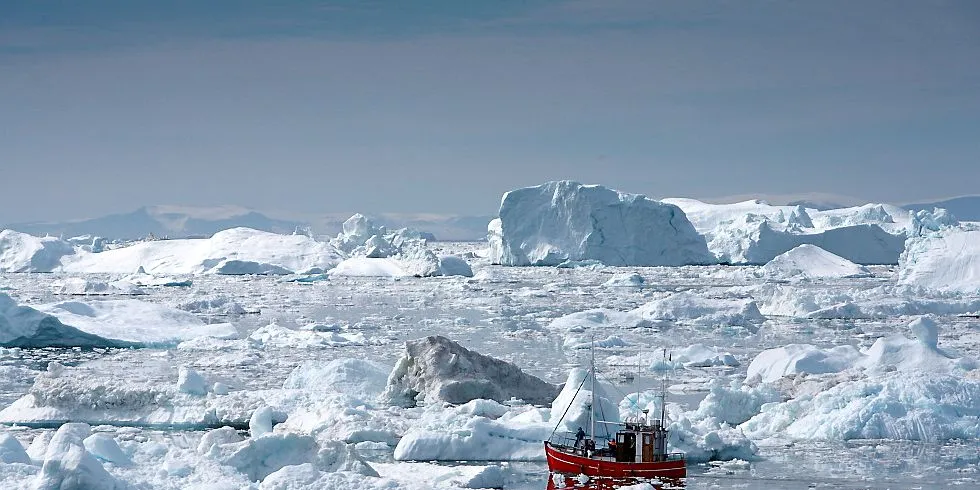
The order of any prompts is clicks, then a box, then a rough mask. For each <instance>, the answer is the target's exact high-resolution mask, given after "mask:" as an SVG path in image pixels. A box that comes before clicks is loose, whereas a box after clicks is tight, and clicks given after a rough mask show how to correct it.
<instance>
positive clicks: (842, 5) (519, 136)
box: [0, 0, 980, 222]
mask: <svg viewBox="0 0 980 490" xmlns="http://www.w3.org/2000/svg"><path fill="white" fill-rule="evenodd" d="M273 4H274V5H273ZM560 178H571V179H576V180H580V181H583V182H588V183H603V184H606V185H609V186H611V187H615V188H619V189H621V190H625V191H631V192H640V193H646V194H648V195H651V196H656V197H665V196H685V197H700V198H710V197H717V196H726V195H743V194H752V193H763V194H792V193H802V192H827V193H833V194H842V195H851V196H859V197H861V198H865V199H868V200H876V201H878V200H881V201H914V200H920V199H927V198H934V197H945V196H952V195H961V194H972V193H980V192H978V191H980V189H978V188H977V182H980V2H977V1H975V0H964V1H958V2H957V1H951V2H943V1H928V0H910V1H895V0H887V1H872V0H860V1H850V0H848V1H839V2H838V1H824V0H821V1H817V0H813V1H806V2H773V1H758V2H753V1H745V2H743V1H721V0H717V1H716V0H712V1H709V2H694V1H676V2H673V1H671V2H667V1H650V0H594V1H569V2H555V1H547V2H545V1H536V0H522V1H511V0H494V1H483V2H469V1H460V0H447V1H432V0H429V1H422V2H408V1H390V2H380V1H364V0H356V1H354V0H352V1H342V2H305V1H279V2H267V1H247V0H241V1H223V0H208V1H201V0H169V1H164V0H154V1H149V0H117V1H107V0H86V1H84V2H65V1H52V0H4V1H2V2H0V184H2V185H0V222H10V221H22V220H35V219H65V218H81V217H90V216H96V215H100V214H105V213H109V212H121V211H128V210H131V209H135V208H136V207H138V206H141V205H144V204H157V203H175V204H191V205H212V204H223V203H232V204H240V205H245V206H251V207H255V208H258V209H263V210H280V211H297V212H312V213H316V212H333V211H353V210H360V211H366V212H382V211H389V212H441V213H460V214H476V213H479V214H490V213H493V212H495V211H496V206H497V205H498V204H499V199H500V195H501V194H502V193H503V192H504V191H506V190H508V189H511V188H515V187H521V186H525V185H533V184H537V183H540V182H543V181H546V180H554V179H560Z"/></svg>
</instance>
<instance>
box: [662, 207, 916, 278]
mask: <svg viewBox="0 0 980 490" xmlns="http://www.w3.org/2000/svg"><path fill="white" fill-rule="evenodd" d="M663 202H665V203H671V204H674V205H676V206H678V207H680V208H681V209H683V210H684V213H685V214H686V215H687V217H688V219H690V220H691V223H693V224H694V227H695V228H696V229H697V230H698V232H699V233H701V234H702V235H704V237H705V239H706V240H707V243H708V248H709V249H710V250H711V252H712V253H713V254H714V255H715V256H716V257H717V260H719V261H721V262H723V263H732V264H756V265H762V264H765V263H767V262H769V261H771V260H772V259H773V258H775V257H776V256H778V255H780V254H782V253H785V252H788V251H789V250H792V249H793V248H796V247H798V246H800V245H803V244H810V245H815V246H817V247H820V248H822V249H823V250H826V251H828V252H830V253H833V254H835V255H838V256H840V257H843V258H846V259H847V260H850V261H853V262H856V263H858V264H895V263H897V262H898V257H899V255H900V254H901V253H902V250H903V249H904V245H905V235H906V233H907V227H908V226H909V223H908V218H907V217H908V213H907V212H906V211H905V210H902V209H900V208H897V207H895V206H890V205H886V204H867V205H864V206H857V207H853V208H842V209H832V210H827V211H818V210H816V209H806V208H804V207H802V206H771V205H769V204H767V203H766V202H764V201H758V200H755V201H744V202H739V203H733V204H708V203H704V202H701V201H698V200H695V199H664V200H663Z"/></svg>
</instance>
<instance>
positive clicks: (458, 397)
mask: <svg viewBox="0 0 980 490" xmlns="http://www.w3.org/2000/svg"><path fill="white" fill-rule="evenodd" d="M557 394H558V388H557V387H556V386H554V385H552V384H551V383H548V382H545V381H542V380H541V379H538V378H536V377H534V376H531V375H530V374H527V373H524V372H523V371H521V370H520V368H518V367H517V366H515V365H513V364H511V363H509V362H505V361H501V360H499V359H494V358H492V357H488V356H484V355H482V354H479V353H476V352H473V351H471V350H468V349H466V348H465V347H463V346H461V345H459V344H457V343H456V342H453V341H451V340H449V339H447V338H445V337H440V336H432V337H426V338H424V339H418V340H412V341H409V342H406V343H405V354H404V355H403V356H402V358H401V359H399V360H398V362H397V363H396V364H395V368H394V369H393V370H392V371H391V375H389V376H388V386H387V387H386V389H385V392H384V394H383V395H382V398H383V399H384V400H385V401H388V402H390V403H392V404H395V405H408V406H411V405H414V404H415V403H416V402H417V401H420V400H423V399H424V400H425V401H426V402H427V403H432V402H436V401H444V402H449V403H454V404H462V403H466V402H469V401H470V400H475V399H477V398H483V399H487V400H496V401H498V402H504V401H507V400H510V399H511V398H518V399H521V400H524V401H526V402H528V403H533V404H541V405H545V404H548V403H551V401H552V400H553V399H554V398H555V396H556V395H557Z"/></svg>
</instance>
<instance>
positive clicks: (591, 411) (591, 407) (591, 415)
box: [589, 333, 595, 441]
mask: <svg viewBox="0 0 980 490" xmlns="http://www.w3.org/2000/svg"><path fill="white" fill-rule="evenodd" d="M591 350H592V369H591V370H590V371H589V373H590V374H591V375H592V389H591V392H592V393H591V394H590V395H589V396H590V397H591V398H592V400H590V403H589V423H590V424H591V427H590V428H589V431H590V432H589V435H590V436H591V437H592V440H593V441H594V440H595V334H594V333H593V334H592V349H591Z"/></svg>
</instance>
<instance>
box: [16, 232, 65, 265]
mask: <svg viewBox="0 0 980 490" xmlns="http://www.w3.org/2000/svg"><path fill="white" fill-rule="evenodd" d="M74 253H75V247H73V246H72V245H71V244H70V243H68V242H66V241H64V240H61V239H58V238H54V237H44V238H38V237H36V236H33V235H28V234H26V233H19V232H16V231H13V230H3V231H0V272H51V271H53V270H55V269H57V268H58V267H59V266H60V265H61V259H62V257H64V256H66V255H72V254H74Z"/></svg>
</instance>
